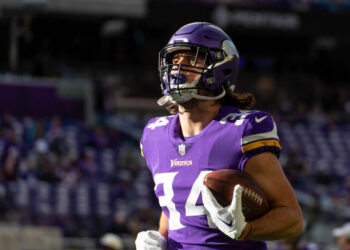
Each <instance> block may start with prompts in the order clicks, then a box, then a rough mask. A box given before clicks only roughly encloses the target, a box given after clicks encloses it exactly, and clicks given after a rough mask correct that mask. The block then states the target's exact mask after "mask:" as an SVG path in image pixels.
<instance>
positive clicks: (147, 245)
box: [135, 230, 167, 250]
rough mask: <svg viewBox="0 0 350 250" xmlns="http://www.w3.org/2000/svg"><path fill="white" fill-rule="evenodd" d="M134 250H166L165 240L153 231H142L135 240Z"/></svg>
mask: <svg viewBox="0 0 350 250" xmlns="http://www.w3.org/2000/svg"><path fill="white" fill-rule="evenodd" d="M135 245H136V250H166V249H167V242H166V239H165V238H164V237H163V236H162V235H161V234H160V233H159V232H158V231H154V230H148V231H142V232H139V233H138V234H137V237H136V240H135Z"/></svg>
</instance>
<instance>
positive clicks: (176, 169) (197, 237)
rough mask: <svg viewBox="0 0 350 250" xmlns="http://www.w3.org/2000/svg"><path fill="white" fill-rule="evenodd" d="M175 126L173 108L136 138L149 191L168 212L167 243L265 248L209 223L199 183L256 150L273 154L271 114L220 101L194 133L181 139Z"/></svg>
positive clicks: (188, 246)
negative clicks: (214, 114) (149, 181)
mask: <svg viewBox="0 0 350 250" xmlns="http://www.w3.org/2000/svg"><path fill="white" fill-rule="evenodd" d="M179 131H180V123H179V116H178V114H177V115H174V116H168V117H159V118H153V119H151V120H150V121H149V122H148V124H147V125H146V127H145V130H144V133H143V136H142V139H141V150H142V155H143V156H144V158H145V159H146V161H147V165H148V167H149V169H150V171H151V172H152V175H153V180H154V182H155V186H154V191H155V194H156V196H157V197H158V201H159V204H160V206H161V207H162V210H163V212H164V213H165V214H166V215H167V217H168V237H169V240H168V245H169V249H266V244H265V243H264V242H258V241H236V240H232V239H231V238H229V237H228V236H226V235H225V234H223V233H222V232H221V231H220V230H219V229H218V228H211V227H209V225H208V219H207V215H206V214H205V209H204V206H203V203H202V196H201V186H202V185H203V178H204V176H205V175H206V174H207V173H208V172H211V171H215V170H218V169H236V170H240V171H243V169H244V165H245V163H246V161H247V160H248V159H249V158H251V157H252V156H254V155H256V154H258V153H261V152H266V151H270V152H274V153H275V154H276V155H277V156H278V154H279V151H280V148H281V147H280V144H279V139H278V136H277V129H276V125H275V123H274V121H273V119H272V117H271V116H270V115H269V114H267V113H264V112H260V111H246V110H238V109H236V108H234V107H231V106H223V107H222V108H221V109H220V112H219V114H218V116H217V117H216V118H215V119H214V120H213V121H211V122H210V123H209V124H208V126H206V127H205V128H204V129H203V131H201V133H199V134H198V135H196V136H193V137H189V138H186V139H182V138H181V137H180V135H179Z"/></svg>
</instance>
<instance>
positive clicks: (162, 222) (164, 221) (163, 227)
mask: <svg viewBox="0 0 350 250" xmlns="http://www.w3.org/2000/svg"><path fill="white" fill-rule="evenodd" d="M158 232H159V233H160V234H161V235H162V236H163V237H164V238H165V239H168V217H167V216H166V214H165V213H164V212H162V213H161V214H160V219H159V228H158Z"/></svg>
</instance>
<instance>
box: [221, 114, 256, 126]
mask: <svg viewBox="0 0 350 250" xmlns="http://www.w3.org/2000/svg"><path fill="white" fill-rule="evenodd" d="M248 114H249V111H242V112H241V113H230V114H227V115H226V116H225V117H223V118H222V119H221V120H220V123H221V124H225V123H226V122H227V120H231V121H233V120H234V119H235V118H236V117H239V119H237V121H235V125H236V126H240V125H242V124H243V121H244V119H245V118H246V117H247V115H248Z"/></svg>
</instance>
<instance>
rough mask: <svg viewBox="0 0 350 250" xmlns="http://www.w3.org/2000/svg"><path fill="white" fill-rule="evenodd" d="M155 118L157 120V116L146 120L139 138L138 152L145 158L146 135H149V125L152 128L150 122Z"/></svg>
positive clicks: (152, 122)
mask: <svg viewBox="0 0 350 250" xmlns="http://www.w3.org/2000/svg"><path fill="white" fill-rule="evenodd" d="M156 120H157V118H152V119H150V120H149V121H148V122H147V124H146V126H145V128H144V130H143V133H142V137H141V140H140V153H141V156H142V157H143V158H145V159H146V158H147V157H146V153H145V151H147V141H148V137H149V131H148V130H149V128H150V127H151V128H152V124H154V122H155V121H156ZM146 161H147V159H146Z"/></svg>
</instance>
